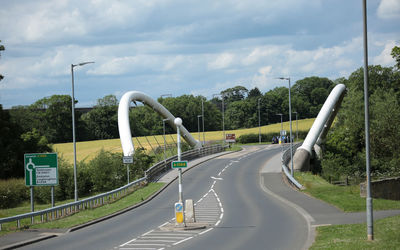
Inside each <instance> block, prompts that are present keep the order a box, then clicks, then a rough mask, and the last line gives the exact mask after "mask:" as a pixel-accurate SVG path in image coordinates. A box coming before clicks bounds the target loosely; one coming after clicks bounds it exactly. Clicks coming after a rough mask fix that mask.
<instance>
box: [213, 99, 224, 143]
mask: <svg viewBox="0 0 400 250" xmlns="http://www.w3.org/2000/svg"><path fill="white" fill-rule="evenodd" d="M217 95H220V96H221V98H222V133H223V138H222V144H223V145H224V146H225V107H224V102H225V101H224V94H213V98H214V96H217Z"/></svg>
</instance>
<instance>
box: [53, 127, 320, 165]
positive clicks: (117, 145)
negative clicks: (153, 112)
mask: <svg viewBox="0 0 400 250" xmlns="http://www.w3.org/2000/svg"><path fill="white" fill-rule="evenodd" d="M314 120H315V119H304V120H298V130H299V131H308V130H309V129H310V128H311V126H312V124H313V122H314ZM292 126H293V131H294V133H295V131H296V122H293V125H292ZM280 129H281V124H280V123H277V124H270V125H266V126H262V127H261V133H271V132H273V133H275V132H276V133H277V134H279V131H280ZM283 129H284V130H287V131H289V122H284V123H283ZM225 133H226V134H230V133H232V134H235V135H236V138H238V137H239V136H241V135H243V134H252V133H253V134H258V127H255V128H248V129H238V130H226V131H225ZM191 134H192V136H193V137H194V138H195V139H198V133H191ZM222 136H223V132H222V131H211V132H205V140H206V141H221V140H222ZM165 139H166V142H167V143H168V144H173V143H176V134H172V135H166V136H165ZM200 139H201V140H203V134H201V136H200ZM138 141H139V142H138ZM133 143H134V145H135V147H139V146H140V145H142V146H143V147H144V148H146V149H148V150H151V147H153V148H157V147H159V146H161V145H163V144H164V138H163V136H162V135H156V136H147V139H146V138H145V137H135V138H133ZM76 148H77V149H76V152H77V155H76V157H77V160H78V161H82V160H83V161H87V160H90V159H92V158H93V157H94V156H95V155H96V154H97V152H98V151H100V150H101V149H104V150H106V151H111V152H122V148H121V141H120V139H110V140H98V141H85V142H78V143H77V145H76ZM72 149H73V146H72V143H59V144H54V150H55V151H57V152H58V153H60V154H61V155H62V156H63V158H64V159H66V160H67V161H69V162H73V150H72Z"/></svg>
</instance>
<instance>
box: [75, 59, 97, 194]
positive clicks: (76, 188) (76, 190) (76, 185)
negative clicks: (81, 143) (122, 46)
mask: <svg viewBox="0 0 400 250" xmlns="http://www.w3.org/2000/svg"><path fill="white" fill-rule="evenodd" d="M89 63H94V62H83V63H78V64H71V79H72V101H71V102H72V141H73V145H74V186H75V188H74V194H75V201H78V184H77V181H76V176H77V174H76V139H75V95H74V67H77V66H83V65H85V64H89Z"/></svg>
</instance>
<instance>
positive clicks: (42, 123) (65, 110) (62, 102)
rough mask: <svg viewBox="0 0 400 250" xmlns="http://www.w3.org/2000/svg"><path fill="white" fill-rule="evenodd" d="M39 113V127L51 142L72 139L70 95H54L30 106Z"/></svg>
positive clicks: (37, 120) (37, 118)
mask: <svg viewBox="0 0 400 250" xmlns="http://www.w3.org/2000/svg"><path fill="white" fill-rule="evenodd" d="M30 108H31V109H33V110H35V113H36V115H37V117H36V122H37V127H36V128H37V129H38V130H39V131H40V133H41V134H43V135H45V136H46V138H47V139H48V140H49V142H50V143H60V142H67V141H71V139H72V108H71V97H70V96H69V95H52V96H51V97H45V98H42V99H40V100H38V101H36V102H35V103H34V104H32V105H31V106H30Z"/></svg>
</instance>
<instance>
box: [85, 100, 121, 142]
mask: <svg viewBox="0 0 400 250" xmlns="http://www.w3.org/2000/svg"><path fill="white" fill-rule="evenodd" d="M82 120H83V122H84V123H85V124H86V127H87V131H88V132H89V133H91V135H92V136H91V137H92V138H95V139H112V138H118V136H119V134H118V100H117V97H115V95H107V96H105V97H103V98H101V99H98V100H97V104H96V106H95V107H94V108H93V109H92V110H91V111H90V112H88V113H86V114H84V115H82Z"/></svg>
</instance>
